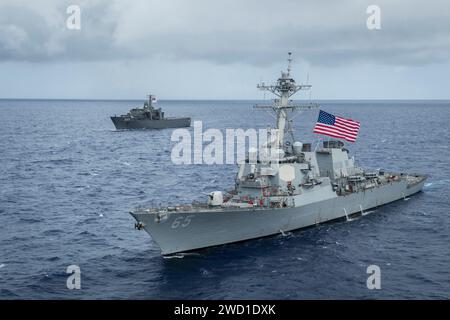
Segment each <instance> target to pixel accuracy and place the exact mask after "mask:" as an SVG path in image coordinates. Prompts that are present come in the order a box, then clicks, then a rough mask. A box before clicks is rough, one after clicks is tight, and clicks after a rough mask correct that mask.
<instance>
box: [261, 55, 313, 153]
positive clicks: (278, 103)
mask: <svg viewBox="0 0 450 320" xmlns="http://www.w3.org/2000/svg"><path fill="white" fill-rule="evenodd" d="M287 60H288V67H287V72H283V71H282V72H281V77H280V78H278V80H277V83H276V84H274V85H266V84H265V83H264V82H262V83H260V84H258V85H257V88H258V89H260V90H263V91H270V92H272V93H273V94H274V95H276V96H278V97H279V99H275V100H274V102H273V104H271V105H255V108H260V109H271V110H273V111H274V113H275V115H276V119H277V126H276V129H277V131H278V133H277V139H276V141H275V144H276V145H272V147H278V148H280V147H283V144H284V136H285V132H286V123H287V122H289V119H288V114H287V110H288V109H290V110H291V111H294V110H304V109H313V108H317V107H318V104H316V103H309V104H291V101H290V100H289V98H290V97H291V96H293V95H294V94H295V93H297V92H298V91H300V90H309V89H311V87H312V86H311V85H309V84H296V83H295V80H294V79H293V78H292V77H291V63H292V53H291V52H289V53H288V59H287Z"/></svg>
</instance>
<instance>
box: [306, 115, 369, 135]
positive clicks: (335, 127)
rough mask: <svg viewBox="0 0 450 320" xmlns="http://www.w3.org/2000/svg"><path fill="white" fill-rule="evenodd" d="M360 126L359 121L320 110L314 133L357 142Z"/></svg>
mask: <svg viewBox="0 0 450 320" xmlns="http://www.w3.org/2000/svg"><path fill="white" fill-rule="evenodd" d="M360 126H361V124H360V123H359V122H358V121H354V120H351V119H345V118H342V117H337V116H334V115H332V114H330V113H327V112H325V111H322V110H320V113H319V118H318V119H317V122H316V125H315V127H314V133H318V134H324V135H327V136H330V137H333V138H340V139H345V140H347V141H350V142H355V141H356V137H357V136H358V132H359V128H360Z"/></svg>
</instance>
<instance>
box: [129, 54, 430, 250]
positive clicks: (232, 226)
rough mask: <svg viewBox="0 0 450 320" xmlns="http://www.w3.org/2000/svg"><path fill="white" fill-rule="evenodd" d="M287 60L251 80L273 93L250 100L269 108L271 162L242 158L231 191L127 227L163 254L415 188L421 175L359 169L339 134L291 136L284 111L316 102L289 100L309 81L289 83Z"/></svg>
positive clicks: (267, 231)
mask: <svg viewBox="0 0 450 320" xmlns="http://www.w3.org/2000/svg"><path fill="white" fill-rule="evenodd" d="M290 66H291V59H290V55H289V66H288V69H287V72H282V73H281V77H280V78H279V79H278V81H277V82H276V84H274V85H265V84H264V83H263V84H261V85H258V88H260V89H262V90H268V91H270V92H272V93H273V94H275V95H277V96H278V97H279V99H276V100H274V103H273V104H272V105H267V106H255V107H257V108H266V109H269V111H273V112H275V114H276V118H277V123H276V129H278V134H277V135H276V136H275V139H269V140H268V141H269V142H268V143H267V144H266V145H265V148H267V149H268V150H270V151H272V153H271V154H276V155H277V157H275V158H276V159H275V160H274V159H272V160H271V161H269V162H267V161H262V159H260V156H259V155H258V156H257V157H258V159H257V161H256V162H252V161H249V158H248V159H247V160H246V161H245V163H242V164H240V165H239V170H238V173H237V176H236V180H235V188H234V190H232V191H229V192H227V193H222V192H221V191H214V192H211V193H210V194H209V196H208V199H207V202H205V203H203V204H195V203H193V204H192V205H179V206H172V207H165V208H138V209H135V210H133V211H131V212H130V214H131V215H132V216H133V217H134V218H135V219H136V221H137V222H136V224H135V228H137V229H144V230H145V231H147V232H148V233H149V234H150V236H151V237H152V239H153V240H154V241H155V242H156V243H157V244H158V245H159V247H160V248H161V251H162V254H163V255H168V254H174V253H179V252H185V251H191V250H194V249H200V248H205V247H211V246H216V245H222V244H226V243H232V242H238V241H243V240H249V239H254V238H259V237H265V236H269V235H275V234H280V233H281V234H283V235H284V234H285V233H286V232H288V231H291V230H296V229H300V228H304V227H308V226H312V225H316V224H320V223H324V222H327V221H331V220H335V219H340V218H342V219H348V220H350V219H351V218H353V217H355V216H357V215H365V214H367V213H369V212H372V211H371V210H370V209H372V208H376V207H378V206H381V205H384V204H387V203H389V202H393V201H396V200H400V199H405V198H406V197H409V196H411V195H413V194H415V193H417V192H419V191H421V189H422V187H423V185H424V183H425V180H426V176H424V175H420V174H406V173H395V172H384V171H381V170H377V171H367V170H364V169H362V168H360V167H358V166H356V165H355V161H354V158H353V157H349V152H348V150H347V149H345V148H344V143H343V142H342V141H340V140H331V141H324V142H323V145H321V146H319V145H318V146H317V148H315V149H314V150H312V148H311V144H310V143H302V142H300V141H295V140H294V138H293V134H292V128H291V126H290V123H291V120H292V119H290V118H289V115H290V114H292V113H293V111H294V110H302V109H312V108H317V105H314V104H305V105H294V104H292V103H291V102H290V100H289V98H290V97H291V96H292V95H293V94H295V93H296V92H297V91H299V90H302V89H309V88H310V87H311V86H310V85H298V84H296V82H295V81H294V79H293V78H292V77H291V75H290V71H291V68H290ZM285 136H287V138H286V139H285ZM252 152H254V150H253V151H252ZM262 154H264V153H262ZM249 156H250V150H249Z"/></svg>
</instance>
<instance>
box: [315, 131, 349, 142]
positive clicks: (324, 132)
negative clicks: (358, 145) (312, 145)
mask: <svg viewBox="0 0 450 320" xmlns="http://www.w3.org/2000/svg"><path fill="white" fill-rule="evenodd" d="M314 133H319V134H324V135H326V136H330V137H333V138H341V139H345V140H347V141H350V142H355V141H356V139H351V138H347V137H344V136H342V135H340V134H333V133H330V132H327V131H320V130H314Z"/></svg>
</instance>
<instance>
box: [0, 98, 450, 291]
mask: <svg viewBox="0 0 450 320" xmlns="http://www.w3.org/2000/svg"><path fill="white" fill-rule="evenodd" d="M321 104H322V109H323V110H325V111H328V112H330V113H334V114H336V115H340V116H344V117H349V118H352V119H356V120H359V121H360V122H361V123H362V127H361V131H360V135H359V137H358V140H357V142H356V143H354V144H349V145H348V148H349V149H350V151H351V153H352V154H354V155H355V158H356V160H357V161H358V164H359V165H360V166H362V167H365V168H373V169H377V168H383V169H386V170H393V171H400V172H419V173H425V174H428V175H429V180H428V181H427V183H426V185H425V188H424V190H423V192H422V193H419V194H417V195H416V196H413V197H411V198H410V199H409V200H408V199H407V200H400V201H397V202H395V203H392V204H390V205H386V206H383V207H380V208H378V209H377V210H375V212H373V213H371V214H369V215H367V216H364V217H362V218H359V219H356V220H354V221H349V222H347V221H340V222H335V223H328V224H324V225H320V226H317V227H312V228H309V229H306V230H303V231H297V232H292V233H290V234H288V235H287V236H283V235H278V236H273V237H268V238H263V239H258V240H253V241H248V242H244V243H238V244H231V245H226V246H220V247H215V248H210V249H206V250H202V251H200V252H198V253H195V254H192V255H187V256H184V257H183V258H172V259H165V258H162V257H161V256H160V254H159V249H158V247H157V246H156V244H155V243H153V242H152V240H151V237H150V236H149V235H148V234H147V233H145V232H144V231H137V230H135V229H134V222H135V221H134V220H133V219H132V217H131V216H130V215H129V214H128V211H129V210H130V209H131V208H133V207H137V206H146V205H148V206H155V205H159V204H170V203H172V204H173V203H191V202H192V200H204V198H205V195H204V193H207V192H210V191H214V190H229V189H230V188H231V187H233V185H234V177H235V174H236V170H237V166H236V165H175V164H173V163H172V162H171V148H172V146H173V143H171V142H170V137H171V133H172V130H171V129H167V130H159V131H116V130H115V128H114V126H113V124H112V122H111V120H110V119H109V116H110V115H113V114H123V113H125V112H127V111H128V110H129V109H130V108H131V107H134V106H139V105H141V102H140V101H76V100H70V101H69V100H63V101H56V100H50V101H46V100H0V298H1V299H116V298H117V299H316V298H318V299H335V298H343V299H381V298H387V299H396V298H401V299H434V298H445V299H449V298H450V237H449V236H450V165H449V162H450V130H449V121H450V101H375V102H373V101H322V102H321ZM160 105H161V107H163V109H164V111H166V115H167V116H190V117H192V119H193V120H202V121H203V126H204V129H206V128H217V129H221V130H225V129H226V128H243V129H247V128H266V125H267V124H272V123H273V122H274V120H273V118H272V117H270V116H269V115H268V114H267V113H265V112H264V111H257V110H256V111H255V110H254V109H253V108H252V105H253V102H251V101H161V102H160ZM317 114H318V110H314V111H306V112H304V113H302V114H300V115H298V116H297V117H296V118H295V121H294V125H295V129H296V130H295V131H296V136H297V138H298V139H300V140H302V141H305V142H307V141H311V142H313V143H315V142H317V138H318V137H317V136H316V135H314V134H313V133H312V128H313V126H314V123H315V121H316V119H317ZM191 130H192V129H191ZM69 265H78V266H79V267H80V268H81V289H80V290H76V289H74V290H69V289H67V287H66V280H67V277H68V276H69V275H68V274H66V268H67V267H68V266H69ZM369 265H378V266H379V267H380V270H381V289H379V290H376V289H375V290H369V289H368V288H367V286H366V280H367V277H368V276H369V275H368V274H367V273H366V268H367V267H368V266H369Z"/></svg>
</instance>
